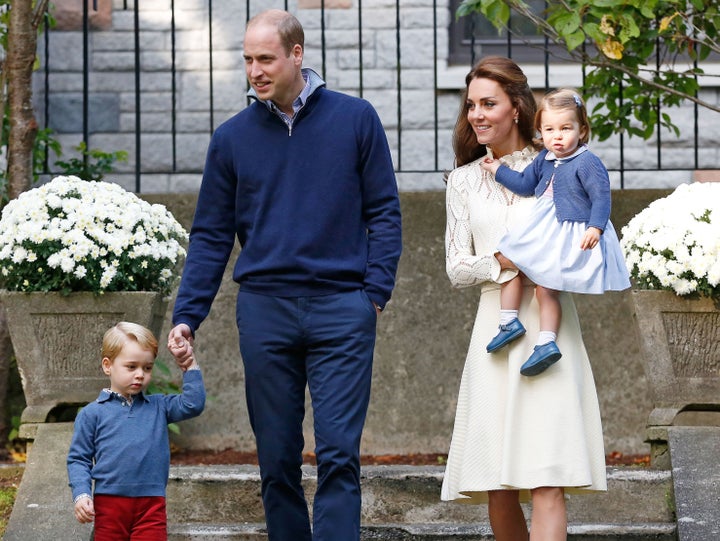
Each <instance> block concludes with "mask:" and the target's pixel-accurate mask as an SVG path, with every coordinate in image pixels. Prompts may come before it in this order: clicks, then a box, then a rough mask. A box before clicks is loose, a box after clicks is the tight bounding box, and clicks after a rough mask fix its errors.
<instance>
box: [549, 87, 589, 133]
mask: <svg viewBox="0 0 720 541" xmlns="http://www.w3.org/2000/svg"><path fill="white" fill-rule="evenodd" d="M548 109H553V110H557V109H572V110H573V111H575V114H576V115H577V121H578V124H579V125H580V132H581V133H582V135H581V137H580V140H579V141H578V144H580V145H584V144H585V143H587V142H588V140H589V139H590V122H589V121H588V115H587V108H586V107H585V102H584V101H583V99H582V98H581V97H580V94H579V93H578V92H577V91H576V90H575V89H573V88H558V89H556V90H552V91H550V92H548V93H547V94H545V95H544V96H543V98H542V99H541V100H540V105H539V106H538V110H537V113H535V129H536V130H538V131H540V127H541V125H542V114H543V111H547V110H548ZM541 140H542V139H541Z"/></svg>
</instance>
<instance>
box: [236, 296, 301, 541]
mask: <svg viewBox="0 0 720 541" xmlns="http://www.w3.org/2000/svg"><path fill="white" fill-rule="evenodd" d="M303 302H304V301H303V299H293V298H280V297H271V296H267V295H257V294H253V293H247V292H243V291H240V293H239V294H238V303H237V323H238V330H239V333H240V352H241V354H242V360H243V365H244V367H245V393H246V399H247V407H248V414H249V416H250V424H251V426H252V428H253V432H254V433H255V440H256V444H257V450H258V461H259V463H260V476H261V479H262V499H263V506H264V508H265V521H266V524H267V530H268V539H269V540H270V541H288V540H290V539H292V540H293V541H310V540H311V533H310V519H309V514H308V508H307V502H306V500H305V493H304V491H303V488H302V485H301V484H300V481H301V478H302V471H301V469H300V468H301V466H302V450H303V446H304V440H303V434H302V421H303V417H304V415H305V387H306V382H307V379H306V375H305V351H304V346H303V344H302V337H301V334H302V332H301V328H300V325H299V324H300V322H301V317H300V316H299V312H300V309H301V307H302V304H303Z"/></svg>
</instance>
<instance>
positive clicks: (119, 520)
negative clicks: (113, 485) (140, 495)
mask: <svg viewBox="0 0 720 541" xmlns="http://www.w3.org/2000/svg"><path fill="white" fill-rule="evenodd" d="M93 504H94V506H95V521H94V526H93V527H94V532H95V533H94V535H95V537H94V541H130V528H131V525H132V521H133V507H134V505H133V502H132V498H125V497H123V496H110V495H105V494H95V496H94V497H93Z"/></svg>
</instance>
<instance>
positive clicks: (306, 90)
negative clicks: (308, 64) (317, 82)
mask: <svg viewBox="0 0 720 541" xmlns="http://www.w3.org/2000/svg"><path fill="white" fill-rule="evenodd" d="M302 76H303V79H304V80H305V86H304V87H303V89H302V92H300V95H299V96H298V97H297V98H295V101H293V103H292V108H293V116H290V115H288V114H287V113H285V112H284V111H283V110H282V109H280V107H278V106H277V105H275V103H274V102H273V101H272V100H267V101H263V103H264V104H265V105H266V106H267V108H268V109H270V110H271V111H272V112H273V113H275V114H276V115H278V116H279V117H280V118H282V120H283V122H285V124H286V125H287V127H288V128H292V125H293V120H294V119H295V117H296V116H297V113H298V111H299V110H300V109H302V108H303V107H304V106H305V102H306V101H307V99H308V96H310V80H309V77H308V75H307V73H305V72H303V74H302ZM260 101H262V100H260Z"/></svg>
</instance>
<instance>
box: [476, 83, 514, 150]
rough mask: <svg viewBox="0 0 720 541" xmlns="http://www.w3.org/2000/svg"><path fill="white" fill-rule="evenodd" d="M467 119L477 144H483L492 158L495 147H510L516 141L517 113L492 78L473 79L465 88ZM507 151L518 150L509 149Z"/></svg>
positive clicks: (508, 97) (498, 84)
mask: <svg viewBox="0 0 720 541" xmlns="http://www.w3.org/2000/svg"><path fill="white" fill-rule="evenodd" d="M466 107H467V119H468V122H469V123H470V125H471V126H472V128H473V131H474V132H475V137H477V141H478V143H479V144H481V145H487V146H489V147H490V148H491V149H492V150H493V153H494V154H495V155H496V156H501V155H502V154H504V153H502V154H501V153H499V152H498V150H499V149H498V147H505V146H506V145H512V144H513V142H514V141H516V140H517V139H518V138H519V130H518V128H517V124H515V119H516V118H517V117H518V110H517V107H515V106H514V105H513V104H512V102H511V101H510V96H508V95H507V94H506V93H505V90H503V88H502V86H500V83H498V82H497V81H493V80H492V79H473V80H472V81H470V84H469V85H468V96H467V104H466ZM511 150H518V149H516V148H513V149H511Z"/></svg>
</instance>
